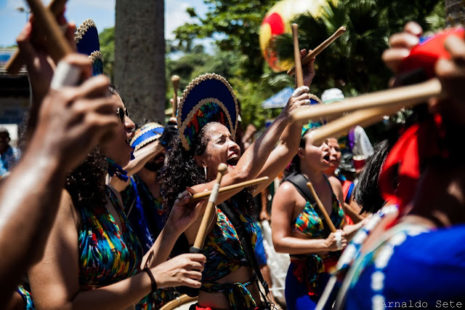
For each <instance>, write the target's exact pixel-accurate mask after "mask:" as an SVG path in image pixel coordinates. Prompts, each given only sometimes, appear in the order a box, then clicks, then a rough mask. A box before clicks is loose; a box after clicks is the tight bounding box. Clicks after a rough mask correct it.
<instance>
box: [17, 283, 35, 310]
mask: <svg viewBox="0 0 465 310" xmlns="http://www.w3.org/2000/svg"><path fill="white" fill-rule="evenodd" d="M16 291H17V292H18V294H19V295H21V298H22V299H23V301H24V309H25V310H34V309H35V306H34V302H33V301H32V297H31V293H30V292H29V291H30V289H26V288H25V287H24V286H23V285H18V287H17V288H16Z"/></svg>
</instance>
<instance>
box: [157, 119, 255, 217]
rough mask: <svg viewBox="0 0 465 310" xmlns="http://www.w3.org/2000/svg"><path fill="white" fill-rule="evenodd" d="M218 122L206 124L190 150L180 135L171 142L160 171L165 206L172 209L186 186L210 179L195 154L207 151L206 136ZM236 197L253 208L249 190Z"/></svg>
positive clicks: (235, 196)
mask: <svg viewBox="0 0 465 310" xmlns="http://www.w3.org/2000/svg"><path fill="white" fill-rule="evenodd" d="M215 123H216V122H210V123H208V124H206V125H205V126H204V127H203V128H202V129H201V130H200V132H199V134H198V135H197V136H196V137H194V139H193V141H192V143H191V145H192V147H191V148H190V150H189V151H186V150H185V149H184V148H183V146H182V143H181V139H180V138H179V136H176V137H175V138H174V139H173V141H172V144H171V148H170V149H169V151H168V152H167V162H166V165H165V166H164V167H163V169H162V171H161V172H160V178H159V179H160V180H161V192H162V196H163V199H164V208H165V209H166V210H167V211H168V212H167V214H169V211H171V207H172V206H173V204H174V202H175V200H176V197H177V196H178V194H179V193H181V192H183V191H184V190H185V189H186V187H190V186H193V185H197V184H201V183H205V182H207V181H209V180H207V179H206V176H205V172H204V170H203V169H202V167H200V166H199V165H197V163H196V162H195V159H194V156H196V155H197V156H200V155H202V154H203V153H204V152H205V149H206V148H207V144H208V141H209V140H208V138H207V137H206V136H205V133H206V131H207V130H208V128H209V127H210V126H211V125H212V124H215ZM233 198H234V199H240V200H239V201H242V203H241V205H242V206H243V205H244V202H245V205H246V207H247V211H250V210H252V208H253V200H252V196H251V194H250V192H249V191H247V190H243V191H241V192H240V193H238V194H236V195H234V197H233Z"/></svg>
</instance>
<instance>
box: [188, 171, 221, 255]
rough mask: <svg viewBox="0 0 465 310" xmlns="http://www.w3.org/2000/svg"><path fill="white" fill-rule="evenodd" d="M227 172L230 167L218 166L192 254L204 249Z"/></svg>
mask: <svg viewBox="0 0 465 310" xmlns="http://www.w3.org/2000/svg"><path fill="white" fill-rule="evenodd" d="M227 170H228V166H226V164H224V163H221V164H219V165H218V173H217V175H216V180H215V184H214V185H213V189H212V191H211V195H210V198H209V199H208V204H207V207H206V208H205V213H204V215H203V217H202V222H200V227H199V231H198V232H197V236H196V237H195V241H194V245H193V246H192V247H191V249H190V251H191V253H199V252H200V250H201V249H202V248H203V244H204V243H205V237H206V236H207V228H208V223H210V220H211V218H212V217H213V215H214V211H215V209H214V206H215V203H216V198H217V197H218V191H219V189H220V184H221V179H222V178H223V175H224V174H225V173H226V171H227Z"/></svg>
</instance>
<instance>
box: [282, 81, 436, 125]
mask: <svg viewBox="0 0 465 310" xmlns="http://www.w3.org/2000/svg"><path fill="white" fill-rule="evenodd" d="M441 93H442V87H441V82H439V80H438V79H436V78H435V79H431V80H429V81H426V82H423V83H418V84H415V85H411V86H404V87H397V88H394V89H389V90H382V91H377V92H373V93H369V94H365V95H361V96H357V97H352V98H347V99H344V100H341V101H339V102H335V103H331V104H319V105H313V106H310V107H308V106H306V107H299V108H297V109H296V110H295V111H293V112H292V115H291V117H292V119H293V120H294V121H308V120H311V119H319V118H320V117H324V116H331V115H335V114H342V113H344V112H352V111H355V110H360V109H368V108H380V107H385V108H387V107H390V106H396V107H398V106H399V104H403V105H415V104H418V103H422V102H425V101H426V100H427V99H429V98H431V97H436V96H440V95H441Z"/></svg>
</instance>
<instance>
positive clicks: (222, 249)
mask: <svg viewBox="0 0 465 310" xmlns="http://www.w3.org/2000/svg"><path fill="white" fill-rule="evenodd" d="M233 201H234V200H230V201H228V203H229V204H230V207H231V208H236V210H239V212H238V213H239V214H240V216H239V220H240V221H241V222H242V223H243V225H244V228H245V229H246V231H247V232H248V234H249V235H250V236H251V239H252V240H251V242H252V246H253V247H255V242H256V241H257V231H258V229H259V227H258V224H257V222H255V221H253V219H252V218H250V217H249V216H247V215H245V213H244V212H241V209H239V207H238V205H237V203H234V202H233ZM216 215H217V220H216V225H215V226H214V228H213V229H212V231H211V232H210V233H209V234H208V235H207V238H206V240H205V245H204V248H203V250H202V253H203V254H204V255H205V256H206V257H207V263H206V264H205V269H204V271H203V275H202V287H201V288H200V289H201V290H203V291H206V292H222V293H224V294H225V295H226V297H227V298H228V300H229V302H230V306H231V309H243V308H242V307H243V306H244V305H250V306H251V308H252V309H253V308H254V307H255V306H254V305H255V301H254V300H253V298H252V295H251V294H250V292H249V290H248V288H247V286H248V285H249V284H250V283H249V282H247V283H222V284H219V283H217V282H216V281H217V280H219V279H221V278H223V277H225V276H226V275H228V274H230V273H231V272H234V271H236V270H237V269H239V268H240V267H241V266H250V263H249V262H248V261H247V259H246V254H245V253H244V250H243V249H242V247H241V243H240V241H239V237H238V235H237V232H236V229H235V228H234V226H233V225H232V223H231V222H230V220H229V219H228V217H227V216H226V215H225V214H224V213H223V211H221V209H220V208H218V207H217V208H216ZM246 308H248V307H246ZM248 309H250V308H248Z"/></svg>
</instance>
